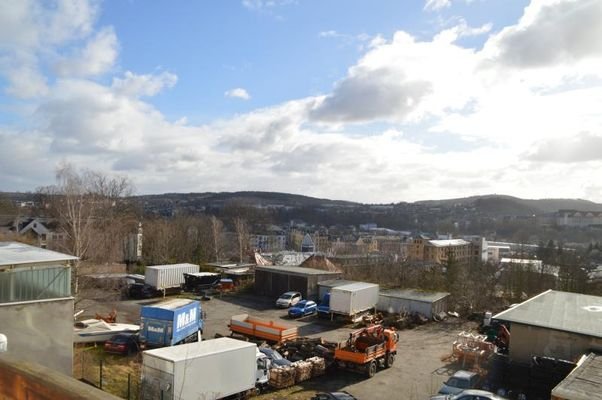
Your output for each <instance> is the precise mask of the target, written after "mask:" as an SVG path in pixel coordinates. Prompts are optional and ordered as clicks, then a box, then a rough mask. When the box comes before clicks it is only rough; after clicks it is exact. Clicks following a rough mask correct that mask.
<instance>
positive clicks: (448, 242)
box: [429, 239, 470, 247]
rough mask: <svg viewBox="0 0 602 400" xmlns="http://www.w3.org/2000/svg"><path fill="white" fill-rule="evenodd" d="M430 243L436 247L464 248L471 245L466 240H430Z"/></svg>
mask: <svg viewBox="0 0 602 400" xmlns="http://www.w3.org/2000/svg"><path fill="white" fill-rule="evenodd" d="M429 243H430V244H432V245H433V246H436V247H448V246H464V245H467V244H470V242H467V241H466V240H464V239H445V240H429Z"/></svg>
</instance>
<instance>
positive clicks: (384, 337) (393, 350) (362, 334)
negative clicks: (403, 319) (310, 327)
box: [334, 325, 399, 378]
mask: <svg viewBox="0 0 602 400" xmlns="http://www.w3.org/2000/svg"><path fill="white" fill-rule="evenodd" d="M398 341H399V335H398V334H397V332H396V331H395V330H394V329H385V328H384V327H383V326H382V325H373V326H370V327H368V328H364V329H359V330H357V331H355V332H353V333H351V334H350V335H349V339H348V340H347V342H346V343H345V345H344V347H339V348H337V349H335V350H334V360H335V362H336V365H337V366H338V367H339V368H342V369H347V370H351V371H355V372H363V373H365V374H366V375H367V376H368V378H371V377H373V376H374V374H376V371H377V368H378V367H383V368H389V367H391V366H392V365H393V363H394V362H395V355H396V354H397V342H398Z"/></svg>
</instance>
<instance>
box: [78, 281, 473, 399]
mask: <svg viewBox="0 0 602 400" xmlns="http://www.w3.org/2000/svg"><path fill="white" fill-rule="evenodd" d="M84 296H85V298H86V300H82V301H80V302H78V304H77V306H76V307H77V309H84V310H85V312H84V313H83V314H82V316H81V317H80V318H86V317H88V316H90V317H93V316H94V314H95V313H97V312H98V313H102V314H105V313H108V312H110V311H111V310H112V309H116V310H117V314H118V321H119V322H130V323H137V322H139V311H140V307H141V306H142V305H145V304H152V303H153V302H156V301H157V300H158V299H153V300H143V301H136V300H126V301H121V300H119V296H118V295H117V294H116V293H112V294H111V293H110V292H107V291H106V290H98V289H94V290H88V291H87V293H85V294H84ZM274 300H275V299H267V298H264V297H258V296H253V295H240V294H229V295H224V296H221V297H220V296H215V297H212V298H211V300H209V301H203V302H202V305H203V311H205V312H206V314H207V318H206V320H205V330H204V334H203V337H204V339H210V338H212V337H214V335H215V334H216V333H219V334H224V335H225V334H228V333H229V331H228V327H227V325H228V322H229V320H230V317H231V316H232V315H236V314H242V313H248V314H251V315H254V316H259V317H262V318H267V319H282V321H286V322H288V323H292V324H295V325H297V326H298V327H299V333H300V335H301V336H310V337H323V338H324V339H326V340H329V341H343V340H345V339H346V338H347V337H348V336H349V332H351V331H352V330H353V329H352V328H351V327H350V326H341V324H338V323H334V322H331V321H324V320H321V319H318V318H316V317H314V316H310V317H305V318H303V319H300V320H294V321H292V320H290V319H289V318H288V317H287V316H286V310H278V309H276V308H274V306H273V302H274ZM474 326H475V325H474V323H470V322H464V321H460V320H456V319H452V320H448V321H445V322H442V323H434V322H433V323H428V324H426V325H423V326H420V327H417V328H415V329H412V330H404V331H400V332H399V335H400V340H399V343H398V349H397V351H398V354H397V358H396V360H395V364H394V365H393V367H392V368H390V369H387V370H381V371H379V372H378V373H377V374H376V376H374V377H373V378H372V379H367V378H366V377H365V376H363V375H359V374H354V373H351V372H344V371H340V372H337V373H331V374H328V375H326V376H324V377H322V378H318V379H313V380H310V381H306V382H303V383H301V384H300V385H296V386H293V387H292V388H289V389H286V390H283V391H276V392H271V393H267V394H264V395H262V396H260V397H259V398H258V399H284V398H287V399H309V398H311V396H312V395H313V394H315V393H316V391H338V390H346V391H348V392H350V393H351V394H353V395H354V396H356V397H357V398H358V399H408V400H414V399H428V398H429V396H430V395H431V394H434V393H436V392H437V390H438V389H439V387H440V385H441V383H442V382H443V381H444V380H445V379H446V378H447V377H448V376H449V375H451V374H452V373H453V372H455V370H457V369H458V366H456V365H450V364H448V363H446V362H444V361H441V359H442V358H444V357H445V356H447V355H449V354H450V353H451V344H452V342H453V341H454V339H455V336H456V335H457V333H458V332H460V331H462V330H469V329H471V328H474Z"/></svg>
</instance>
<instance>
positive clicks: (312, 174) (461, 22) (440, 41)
mask: <svg viewBox="0 0 602 400" xmlns="http://www.w3.org/2000/svg"><path fill="white" fill-rule="evenodd" d="M601 21H602V1H599V0H531V1H529V0H408V1H398V0H391V1H386V0H383V1H378V0H374V1H359V0H357V1H356V0H330V1H311V0H224V1H193V0H189V1H184V0H178V1H173V0H171V1H167V0H156V1H142V0H129V1H124V0H106V1H98V0H40V1H33V0H19V1H16V0H0V191H33V190H35V189H36V188H37V187H39V186H44V185H48V184H52V183H53V182H54V181H55V171H56V168H57V166H59V165H61V164H62V163H71V164H73V165H74V166H75V167H77V168H80V169H86V168H87V169H92V170H96V171H101V172H103V173H106V174H108V175H122V176H123V175H124V176H128V177H129V178H130V179H131V180H132V182H133V183H134V185H135V188H136V192H137V193H138V194H150V193H164V192H208V191H212V192H220V191H243V190H253V191H254V190H258V191H277V192H287V193H296V194H304V195H308V196H314V197H320V198H331V199H341V200H351V201H360V202H367V203H391V202H399V201H416V200H426V199H442V198H455V197H465V196H471V195H479V194H492V193H498V194H507V195H513V196H518V197H523V198H585V199H589V200H593V201H597V202H602V23H601Z"/></svg>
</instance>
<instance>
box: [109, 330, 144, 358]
mask: <svg viewBox="0 0 602 400" xmlns="http://www.w3.org/2000/svg"><path fill="white" fill-rule="evenodd" d="M104 348H105V352H107V353H114V354H126V355H130V354H134V353H136V352H138V350H139V348H140V347H139V345H138V335H135V334H131V333H120V334H119V335H115V336H113V337H112V338H110V339H109V340H107V341H106V342H105V345H104Z"/></svg>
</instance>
